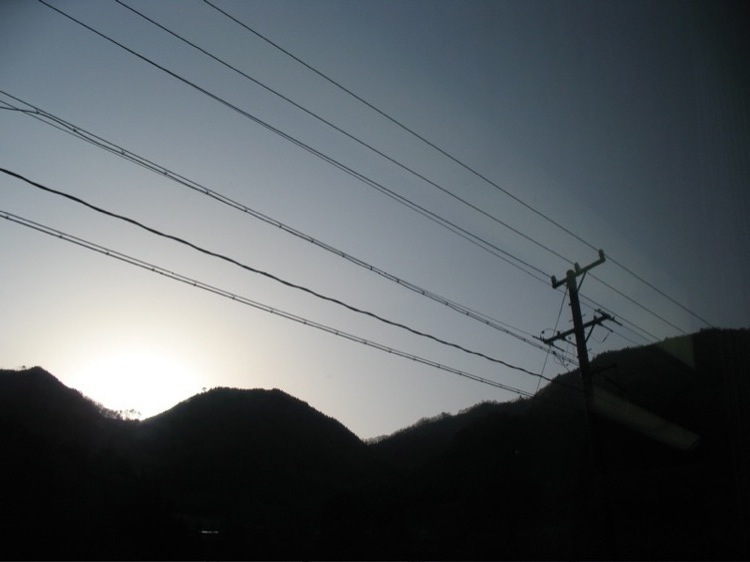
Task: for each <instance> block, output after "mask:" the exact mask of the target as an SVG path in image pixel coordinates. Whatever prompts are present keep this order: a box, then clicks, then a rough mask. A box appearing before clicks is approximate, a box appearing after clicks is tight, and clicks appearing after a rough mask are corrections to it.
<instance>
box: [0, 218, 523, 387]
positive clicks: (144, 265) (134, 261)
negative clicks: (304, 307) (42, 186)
mask: <svg viewBox="0 0 750 562" xmlns="http://www.w3.org/2000/svg"><path fill="white" fill-rule="evenodd" d="M0 218H3V219H6V220H8V221H10V222H13V223H16V224H20V225H22V226H26V227H29V228H32V229H34V230H37V231H38V232H42V233H44V234H47V235H50V236H53V237H55V238H59V239H60V240H64V241H66V242H71V243H73V244H75V245H77V246H80V247H83V248H86V249H88V250H92V251H94V252H97V253H99V254H102V255H105V256H107V257H110V258H114V259H117V260H119V261H122V262H125V263H127V264H130V265H133V266H136V267H139V268H141V269H145V270H147V271H150V272H152V273H157V274H159V275H162V276H164V277H167V278H169V279H172V280H174V281H179V282H181V283H185V284H187V285H190V286H192V287H196V288H198V289H202V290H204V291H208V292H209V293H213V294H215V295H219V296H221V297H224V298H228V299H230V300H232V301H235V302H238V303H241V304H245V305H248V306H251V307H253V308H255V309H258V310H262V311H263V312H268V313H270V314H274V315H276V316H280V317H282V318H285V319H287V320H291V321H293V322H297V323H298V324H302V325H304V326H309V327H311V328H315V329H317V330H321V331H323V332H327V333H329V334H333V335H335V336H339V337H341V338H344V339H347V340H349V341H353V342H356V343H360V344H362V345H366V346H368V347H372V348H373V349H378V350H380V351H384V352H386V353H390V354H392V355H396V356H398V357H402V358H405V359H410V360H412V361H415V362H417V363H422V364H424V365H428V366H430V367H434V368H436V369H440V370H442V371H447V372H449V373H452V374H454V375H459V376H461V377H465V378H468V379H471V380H473V381H477V382H481V383H484V384H487V385H489V386H494V387H496V388H500V389H502V390H507V391H509V392H513V393H515V394H517V395H519V396H527V397H528V396H531V393H530V392H528V391H525V390H522V389H520V388H515V387H513V386H510V385H506V384H503V383H499V382H497V381H493V380H492V379H487V378H484V377H480V376H478V375H474V374H472V373H468V372H466V371H462V370H460V369H455V368H453V367H449V366H446V365H443V364H441V363H438V362H436V361H432V360H430V359H425V358H423V357H420V356H418V355H414V354H411V353H408V352H405V351H401V350H399V349H396V348H393V347H389V346H386V345H383V344H381V343H378V342H375V341H373V340H369V339H365V338H362V337H360V336H357V335H354V334H351V333H349V332H346V331H343V330H339V329H337V328H333V327H331V326H328V325H325V324H321V323H319V322H315V321H313V320H309V319H307V318H304V317H302V316H298V315H296V314H292V313H290V312H286V311H283V310H281V309H278V308H275V307H271V306H268V305H265V304H262V303H259V302H257V301H254V300H251V299H249V298H247V297H243V296H241V295H238V294H235V293H232V292H230V291H227V290H224V289H221V288H219V287H216V286H213V285H209V284H208V283H203V282H202V281H199V280H197V279H193V278H191V277H187V276H185V275H181V274H179V273H175V272H173V271H169V270H167V269H165V268H162V267H159V266H158V265H154V264H151V263H149V262H146V261H143V260H140V259H138V258H134V257H131V256H128V255H127V254H123V253H121V252H118V251H116V250H112V249H110V248H106V247H104V246H101V245H99V244H95V243H93V242H89V241H87V240H84V239H82V238H78V237H76V236H72V235H70V234H66V233H64V232H62V231H60V230H57V229H54V228H51V227H48V226H45V225H42V224H40V223H37V222H34V221H31V220H29V219H25V218H23V217H20V216H18V215H14V214H12V213H9V212H6V211H2V210H0Z"/></svg>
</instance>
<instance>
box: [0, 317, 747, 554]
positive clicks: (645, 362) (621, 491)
mask: <svg viewBox="0 0 750 562" xmlns="http://www.w3.org/2000/svg"><path fill="white" fill-rule="evenodd" d="M592 370H593V372H594V375H593V377H594V382H595V385H596V387H597V389H599V391H600V392H602V393H603V394H601V395H598V396H599V398H598V402H597V414H596V416H595V420H596V424H595V428H596V430H597V431H596V433H595V434H596V435H597V436H598V439H597V440H596V443H598V444H599V445H600V453H601V459H602V463H601V469H600V470H599V471H593V470H592V468H591V467H592V465H591V463H590V462H589V460H590V458H591V457H590V455H591V450H590V449H589V439H588V426H587V424H586V419H585V416H584V408H583V397H582V393H581V384H580V378H579V375H578V373H577V372H571V373H566V374H564V375H561V376H559V377H557V378H556V379H555V382H554V383H552V384H550V385H548V386H547V387H546V388H544V389H543V390H542V391H541V392H539V393H538V394H537V395H536V396H535V397H533V398H530V399H523V400H516V401H514V402H509V403H493V402H486V403H483V404H479V405H477V406H475V407H473V408H470V409H468V410H466V411H464V412H461V413H459V414H457V415H448V414H442V415H439V416H437V417H435V418H431V419H425V420H420V422H418V423H416V424H415V425H414V426H412V427H410V428H405V429H403V430H401V431H398V432H396V433H394V434H393V435H390V436H385V437H381V438H378V439H374V440H371V441H369V442H367V443H365V442H362V441H361V440H360V439H359V438H358V437H357V436H355V435H354V434H353V433H351V432H350V431H349V430H348V429H346V428H345V427H344V426H343V425H342V424H340V423H339V422H338V421H336V420H334V419H332V418H330V417H328V416H326V415H324V414H323V413H321V412H318V411H317V410H315V409H314V408H312V407H310V406H309V405H308V404H306V403H305V402H303V401H301V400H298V399H296V398H294V397H292V396H289V395H288V394H286V393H284V392H282V391H281V390H276V389H275V390H257V389H256V390H238V389H229V388H217V389H213V390H210V391H208V392H204V393H202V394H199V395H196V396H194V397H192V398H190V399H189V400H186V401H184V402H182V403H180V404H178V405H176V406H175V407H174V408H172V409H170V410H168V411H166V412H164V413H162V414H160V415H158V416H155V417H153V418H149V419H146V420H143V421H136V420H124V419H120V418H119V417H118V416H117V414H116V413H114V412H111V411H109V410H107V409H105V408H103V407H102V406H101V405H98V404H96V403H95V402H93V401H91V400H89V399H87V398H86V397H85V396H83V395H82V394H81V393H79V392H78V391H76V390H73V389H70V388H67V387H66V386H64V385H63V384H62V383H60V382H59V381H58V380H57V379H55V378H54V376H53V375H51V374H49V373H47V372H46V371H44V370H43V369H41V368H38V367H37V368H33V369H28V370H22V371H0V435H2V438H3V439H2V443H3V449H4V455H3V458H4V462H3V463H2V472H0V476H2V483H3V485H2V492H0V506H2V507H0V518H1V520H0V524H1V525H2V528H3V530H4V536H5V539H4V544H3V547H2V554H3V558H6V559H9V558H15V559H32V558H33V559H73V558H77V559H178V558H180V559H301V558H306V559H310V558H329V559H343V558H354V559H372V558H381V559H396V558H398V559H406V558H409V559H426V558H432V559H552V558H554V559H563V558H577V559H613V558H622V559H669V560H673V559H683V560H684V559H693V560H696V559H697V560H701V559H747V558H748V556H749V555H750V551H749V550H748V539H747V538H746V537H747V531H748V529H750V512H749V511H748V509H749V506H750V474H749V472H750V463H749V462H748V461H749V460H750V459H749V458H748V455H749V454H750V442H748V441H749V440H750V437H749V436H750V433H749V432H748V429H750V424H748V414H747V412H748V398H749V397H750V380H749V378H750V331H747V330H713V329H712V330H706V331H702V332H700V333H698V334H695V335H693V336H685V337H681V338H674V339H670V340H666V341H664V342H662V343H660V344H656V345H652V346H647V347H642V348H634V349H626V350H622V351H618V352H611V353H605V354H603V355H601V356H599V357H597V358H595V359H594V361H592ZM675 436H677V437H676V438H675Z"/></svg>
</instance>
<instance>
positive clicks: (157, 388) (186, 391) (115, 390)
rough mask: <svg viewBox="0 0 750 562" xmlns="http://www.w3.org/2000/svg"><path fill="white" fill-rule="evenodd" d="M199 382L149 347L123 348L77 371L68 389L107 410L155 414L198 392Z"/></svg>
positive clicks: (187, 369)
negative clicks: (73, 389)
mask: <svg viewBox="0 0 750 562" xmlns="http://www.w3.org/2000/svg"><path fill="white" fill-rule="evenodd" d="M200 384H201V383H200V379H199V377H198V376H197V375H196V373H194V372H193V370H192V369H191V368H190V367H188V366H187V365H186V364H185V363H183V362H181V361H180V360H178V359H176V358H174V357H170V356H169V355H167V354H164V353H162V352H160V351H159V349H158V348H155V347H149V346H136V345H134V346H130V347H123V348H120V349H117V350H113V351H112V352H108V353H102V354H100V355H99V356H95V357H94V359H92V360H91V361H88V362H86V363H85V364H83V365H82V366H81V367H80V368H79V369H77V372H76V374H75V375H74V376H73V377H71V385H72V386H73V387H74V388H76V389H78V390H80V391H81V392H83V393H84V394H85V395H86V396H88V397H90V398H92V399H93V400H96V401H97V402H99V403H101V404H103V405H104V406H105V407H107V408H109V409H111V410H120V411H132V410H135V411H136V412H137V414H135V417H140V418H146V417H150V416H153V415H156V414H159V413H161V412H163V411H165V410H167V409H169V408H171V407H172V406H174V405H175V404H177V403H178V402H180V401H182V400H185V399H186V398H189V397H190V396H192V395H194V394H196V393H198V392H200V390H201V386H200Z"/></svg>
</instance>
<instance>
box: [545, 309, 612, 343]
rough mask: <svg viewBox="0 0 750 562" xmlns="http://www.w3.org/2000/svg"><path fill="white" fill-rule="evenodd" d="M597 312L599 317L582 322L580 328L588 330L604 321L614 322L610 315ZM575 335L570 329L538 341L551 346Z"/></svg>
mask: <svg viewBox="0 0 750 562" xmlns="http://www.w3.org/2000/svg"><path fill="white" fill-rule="evenodd" d="M597 312H599V313H600V314H601V316H595V317H594V318H593V319H592V320H589V321H588V322H584V323H583V325H582V326H581V327H582V328H588V327H589V326H596V325H598V324H601V323H602V322H604V321H605V320H611V321H613V322H616V321H615V319H614V318H613V317H612V316H611V315H609V314H607V313H606V312H604V311H602V310H598V311H597ZM575 333H576V329H575V328H571V329H570V330H566V331H565V332H557V334H555V335H554V336H552V337H550V338H540V339H541V340H542V341H543V342H544V343H546V344H547V345H552V343H554V342H556V341H557V340H563V339H565V338H567V337H568V336H571V335H573V334H575Z"/></svg>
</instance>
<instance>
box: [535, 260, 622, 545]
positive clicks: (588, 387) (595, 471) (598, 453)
mask: <svg viewBox="0 0 750 562" xmlns="http://www.w3.org/2000/svg"><path fill="white" fill-rule="evenodd" d="M605 259H606V258H605V257H604V251H603V250H599V259H598V260H596V261H595V262H593V263H590V264H589V265H587V266H586V267H580V266H579V265H578V264H577V263H576V264H574V266H573V267H574V269H569V270H568V271H567V273H566V275H565V279H562V280H557V279H556V278H555V276H554V275H553V276H552V288H554V289H557V288H558V287H560V286H561V285H562V284H563V283H565V284H566V285H567V288H568V295H569V298H570V308H571V314H572V315H573V329H572V330H568V331H567V332H560V333H557V334H555V335H554V336H552V337H551V338H547V339H544V340H542V341H544V343H546V344H548V345H551V344H552V343H553V342H555V341H557V340H559V339H564V338H567V337H568V336H569V335H571V334H575V337H576V348H577V350H578V365H579V369H580V372H581V382H582V384H583V396H584V404H585V413H586V424H587V427H588V437H589V440H588V441H589V443H588V444H589V456H590V461H591V476H592V488H593V492H594V497H595V502H596V504H597V508H598V510H599V513H600V518H599V522H600V524H601V525H602V526H603V527H600V531H601V536H602V542H603V544H602V546H603V548H604V549H605V550H606V551H608V552H605V553H602V554H604V555H605V556H606V557H608V558H610V559H614V558H615V556H614V554H615V553H614V536H613V535H614V533H613V529H612V521H611V514H610V513H609V510H608V508H607V502H606V499H605V497H604V493H603V492H604V491H603V489H602V484H603V482H602V475H603V463H602V450H601V442H600V439H599V431H598V427H597V423H596V419H595V418H594V386H593V382H592V379H591V369H590V367H589V354H588V349H587V348H586V341H587V339H588V338H587V337H586V333H585V329H586V328H587V327H589V326H590V327H591V328H592V329H593V327H594V326H596V325H598V324H601V323H602V322H604V321H605V320H613V318H612V317H611V316H610V315H608V314H606V313H605V312H603V311H601V310H599V311H598V312H599V314H600V315H601V316H595V317H594V319H593V320H590V321H589V322H586V323H584V322H583V317H582V315H581V302H580V300H579V298H578V289H579V287H580V285H579V283H578V281H577V278H578V277H579V276H585V275H586V273H587V272H588V271H590V270H591V269H593V268H595V267H596V266H598V265H601V264H603V263H604V261H605ZM581 282H583V279H581Z"/></svg>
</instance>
